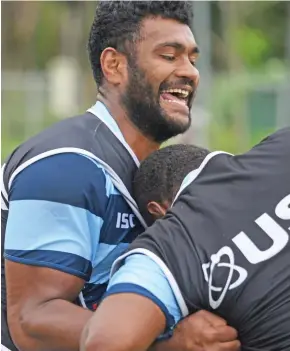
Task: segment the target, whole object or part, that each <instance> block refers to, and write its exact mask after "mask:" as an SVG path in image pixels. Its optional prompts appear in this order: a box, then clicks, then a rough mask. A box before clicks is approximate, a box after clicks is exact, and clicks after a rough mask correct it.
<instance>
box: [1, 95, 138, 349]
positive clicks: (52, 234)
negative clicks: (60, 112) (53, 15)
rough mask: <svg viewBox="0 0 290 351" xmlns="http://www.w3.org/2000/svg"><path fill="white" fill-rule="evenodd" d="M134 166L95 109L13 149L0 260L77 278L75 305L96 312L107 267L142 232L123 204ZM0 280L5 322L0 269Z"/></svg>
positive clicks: (132, 210) (129, 204)
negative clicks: (80, 285)
mask: <svg viewBox="0 0 290 351" xmlns="http://www.w3.org/2000/svg"><path fill="white" fill-rule="evenodd" d="M138 164H139V162H138V160H137V158H136V156H135V155H134V153H133V151H132V150H131V149H130V147H129V145H128V144H127V143H126V142H125V140H124V138H123V136H122V134H121V132H120V130H119V128H118V126H117V124H116V122H115V121H114V119H113V118H112V116H110V114H109V112H108V111H107V109H106V108H105V106H104V105H103V104H102V103H100V102H97V104H96V105H95V106H94V107H93V108H92V109H90V110H89V112H88V113H87V114H86V115H84V116H79V117H75V118H72V119H67V120H64V121H62V122H60V123H59V124H57V125H54V126H53V127H51V128H49V129H48V130H46V131H44V132H42V133H41V134H39V135H37V136H36V137H34V138H32V139H31V140H29V141H28V142H26V143H24V144H23V145H21V146H20V147H19V148H18V149H17V150H16V151H15V152H14V153H13V154H12V156H10V158H9V159H8V162H6V164H5V165H4V167H3V168H4V172H3V177H4V186H3V188H2V194H1V197H2V219H4V220H3V221H2V226H3V227H2V228H4V233H2V240H3V241H4V240H5V241H4V243H3V244H4V258H5V259H6V260H11V261H14V262H20V263H23V264H27V265H35V266H42V267H49V268H53V269H56V270H60V271H62V272H65V273H68V274H72V275H75V276H77V277H80V278H82V279H83V280H84V281H85V284H84V288H83V289H82V291H81V293H80V296H79V298H78V300H77V301H76V303H77V304H79V305H81V306H84V307H86V308H89V309H91V310H94V309H96V307H97V305H98V303H99V301H100V299H101V297H102V296H103V294H104V292H105V291H106V287H107V284H108V280H109V273H110V269H111V266H112V263H113V262H114V260H115V259H116V258H117V257H119V256H120V255H121V254H122V253H124V251H125V250H126V249H127V247H128V245H129V243H131V242H132V240H133V239H135V238H136V236H137V235H138V234H139V233H140V232H141V231H142V230H143V226H142V225H141V222H140V221H142V217H141V216H140V214H139V212H138V209H137V206H136V204H135V202H134V200H133V199H132V197H131V182H132V176H133V174H134V172H135V170H136V169H137V167H138ZM142 223H143V224H144V222H142ZM4 234H5V235H4ZM4 237H5V239H4ZM2 278H4V279H3V280H4V282H3V280H2V284H3V285H2V310H4V314H6V291H5V274H4V261H2ZM7 346H10V345H7ZM10 347H11V346H10Z"/></svg>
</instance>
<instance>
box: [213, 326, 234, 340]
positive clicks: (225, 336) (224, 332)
mask: <svg viewBox="0 0 290 351" xmlns="http://www.w3.org/2000/svg"><path fill="white" fill-rule="evenodd" d="M237 338H238V332H237V331H236V329H234V328H232V327H229V326H227V325H226V326H218V327H215V329H214V331H213V340H219V341H220V342H226V341H234V340H236V339H237Z"/></svg>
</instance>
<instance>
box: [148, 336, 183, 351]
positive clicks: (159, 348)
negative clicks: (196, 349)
mask: <svg viewBox="0 0 290 351" xmlns="http://www.w3.org/2000/svg"><path fill="white" fill-rule="evenodd" d="M185 342H186V341H185V340H184V339H182V338H180V335H179V334H178V333H177V334H175V335H173V336H172V337H171V338H170V339H166V340H162V341H156V342H155V343H154V344H153V345H151V346H150V348H149V349H148V350H147V351H181V350H183V349H184V346H185V345H184V343H185Z"/></svg>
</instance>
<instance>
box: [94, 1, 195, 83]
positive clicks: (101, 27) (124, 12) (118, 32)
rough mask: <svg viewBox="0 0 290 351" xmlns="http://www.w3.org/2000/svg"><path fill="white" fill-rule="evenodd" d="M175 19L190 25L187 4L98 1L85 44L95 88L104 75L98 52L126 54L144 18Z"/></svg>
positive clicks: (174, 2) (183, 2) (190, 10)
mask: <svg viewBox="0 0 290 351" xmlns="http://www.w3.org/2000/svg"><path fill="white" fill-rule="evenodd" d="M158 16H160V17H162V18H170V19H174V20H176V21H178V22H181V23H182V24H186V25H188V26H190V25H191V22H192V18H193V11H192V4H191V2H190V1H99V3H98V5H97V9H96V14H95V18H94V22H93V24H92V27H91V32H90V36H89V42H88V51H89V58H90V62H91V66H92V70H93V74H94V78H95V81H96V83H97V85H100V84H101V82H102V78H103V72H102V68H101V63H100V57H101V53H102V52H103V50H104V49H105V48H106V47H113V48H115V49H116V50H118V51H120V52H123V53H125V54H128V55H129V52H130V51H131V50H132V47H130V48H129V47H128V44H129V43H133V42H134V41H135V40H136V37H138V34H139V29H140V23H141V21H142V20H143V19H144V18H145V17H158Z"/></svg>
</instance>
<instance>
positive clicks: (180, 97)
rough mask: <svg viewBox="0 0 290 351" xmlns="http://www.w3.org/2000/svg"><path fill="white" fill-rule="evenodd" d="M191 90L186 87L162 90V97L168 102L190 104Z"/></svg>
mask: <svg viewBox="0 0 290 351" xmlns="http://www.w3.org/2000/svg"><path fill="white" fill-rule="evenodd" d="M189 95H190V92H189V91H188V90H184V89H166V90H162V91H161V94H160V97H161V98H162V99H163V100H165V101H166V102H171V103H176V104H180V105H183V106H184V105H185V106H188V102H189Z"/></svg>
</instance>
